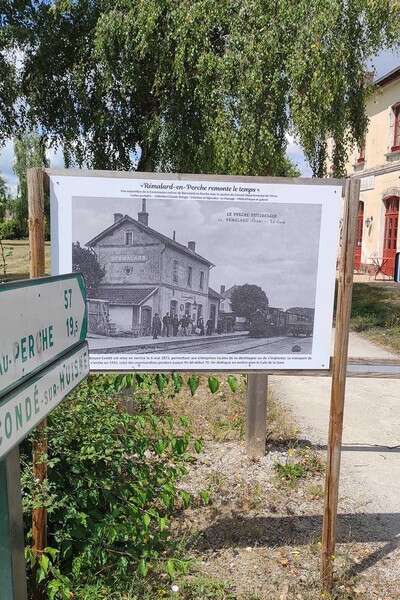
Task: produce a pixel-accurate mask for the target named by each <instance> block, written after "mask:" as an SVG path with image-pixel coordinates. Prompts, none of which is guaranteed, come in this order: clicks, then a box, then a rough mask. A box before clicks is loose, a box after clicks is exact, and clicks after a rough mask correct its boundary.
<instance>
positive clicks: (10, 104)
mask: <svg viewBox="0 0 400 600" xmlns="http://www.w3.org/2000/svg"><path fill="white" fill-rule="evenodd" d="M5 2H6V3H7V4H10V0H5ZM18 2H19V0H18ZM3 4H4V0H3V2H2V7H1V12H0V146H1V145H3V143H4V140H5V139H7V138H8V137H9V136H10V135H11V134H12V132H13V130H14V128H15V126H16V110H15V103H16V100H17V97H18V85H17V77H16V61H15V58H14V57H13V54H12V49H13V46H14V45H15V43H16V40H15V39H14V40H13V36H12V35H10V34H11V32H10V31H9V29H8V28H7V27H6V24H7V14H6V13H7V12H8V11H5V12H3V10H4V9H5V7H3ZM19 8H20V6H19Z"/></svg>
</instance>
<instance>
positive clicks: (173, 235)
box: [172, 229, 176, 242]
mask: <svg viewBox="0 0 400 600" xmlns="http://www.w3.org/2000/svg"><path fill="white" fill-rule="evenodd" d="M172 239H173V240H174V242H175V239H176V232H175V229H174V231H173V232H172Z"/></svg>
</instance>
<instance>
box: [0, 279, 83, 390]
mask: <svg viewBox="0 0 400 600" xmlns="http://www.w3.org/2000/svg"><path fill="white" fill-rule="evenodd" d="M86 333H87V309H86V291H85V285H84V281H83V277H82V275H81V274H80V273H73V274H71V275H60V276H57V277H43V278H42V279H34V280H25V281H18V282H15V283H11V284H3V285H1V284H0V397H1V396H4V395H5V394H6V393H8V392H9V391H10V390H12V389H13V388H15V387H16V386H18V385H20V384H21V383H22V382H23V381H25V380H26V379H27V378H28V377H30V376H31V375H33V374H34V373H37V372H38V371H39V370H40V369H43V368H44V367H45V366H47V365H49V364H50V363H52V362H54V361H55V360H56V359H57V358H59V357H60V356H62V355H63V354H65V353H66V352H68V350H70V349H72V348H74V347H75V346H77V345H78V344H81V343H82V342H83V341H84V340H85V339H86Z"/></svg>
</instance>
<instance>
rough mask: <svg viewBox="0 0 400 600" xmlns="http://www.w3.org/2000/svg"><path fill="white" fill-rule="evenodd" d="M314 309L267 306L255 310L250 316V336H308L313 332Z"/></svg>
mask: <svg viewBox="0 0 400 600" xmlns="http://www.w3.org/2000/svg"><path fill="white" fill-rule="evenodd" d="M313 327H314V310H313V309H310V308H297V307H296V308H292V309H288V310H282V309H281V308H274V307H272V306H269V307H268V308H266V309H265V310H257V311H256V312H255V313H254V314H253V315H252V317H251V318H250V326H249V336H250V337H274V336H293V337H310V336H312V334H313Z"/></svg>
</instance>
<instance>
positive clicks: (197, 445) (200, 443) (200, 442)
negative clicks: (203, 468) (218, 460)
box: [194, 439, 204, 454]
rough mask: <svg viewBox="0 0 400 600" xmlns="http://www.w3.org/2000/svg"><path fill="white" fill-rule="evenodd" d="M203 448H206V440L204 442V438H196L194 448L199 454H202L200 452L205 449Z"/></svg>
mask: <svg viewBox="0 0 400 600" xmlns="http://www.w3.org/2000/svg"><path fill="white" fill-rule="evenodd" d="M203 448H204V442H203V440H199V439H198V440H195V442H194V449H195V451H196V452H197V454H200V452H202V451H203Z"/></svg>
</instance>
